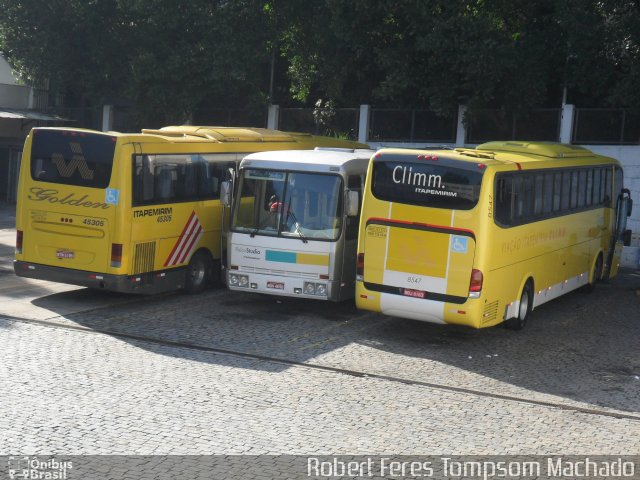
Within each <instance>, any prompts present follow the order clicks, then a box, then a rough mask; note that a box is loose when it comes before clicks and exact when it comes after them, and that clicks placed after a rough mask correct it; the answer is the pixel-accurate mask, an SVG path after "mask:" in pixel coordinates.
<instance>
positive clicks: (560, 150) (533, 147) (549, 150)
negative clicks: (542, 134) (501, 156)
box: [476, 141, 597, 158]
mask: <svg viewBox="0 0 640 480" xmlns="http://www.w3.org/2000/svg"><path fill="white" fill-rule="evenodd" d="M476 150H483V151H489V152H510V153H521V154H527V155H538V156H542V157H548V158H578V157H595V156H597V155H596V154H595V153H593V152H592V151H591V150H588V149H586V148H584V147H581V146H579V145H568V144H566V143H553V142H516V141H511V142H487V143H483V144H481V145H478V146H477V147H476Z"/></svg>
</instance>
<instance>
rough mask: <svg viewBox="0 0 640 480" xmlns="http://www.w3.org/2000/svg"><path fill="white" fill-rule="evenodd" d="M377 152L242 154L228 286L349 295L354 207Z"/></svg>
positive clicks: (352, 273) (351, 291)
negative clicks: (370, 161)
mask: <svg viewBox="0 0 640 480" xmlns="http://www.w3.org/2000/svg"><path fill="white" fill-rule="evenodd" d="M374 153H375V152H374V150H348V149H335V148H328V149H324V148H317V149H315V150H308V151H300V150H290V151H286V152H284V151H281V152H261V153H254V154H252V155H248V156H247V157H245V158H244V160H242V163H241V164H240V173H239V186H238V189H237V192H236V198H235V201H234V202H233V203H234V208H233V214H232V220H231V228H230V233H229V235H228V245H229V248H228V257H229V261H228V265H229V269H228V272H227V286H228V287H229V288H230V289H232V290H244V291H251V292H258V293H266V294H271V295H281V296H289V297H299V298H309V299H318V300H332V301H342V300H347V299H352V298H353V296H354V292H355V263H356V248H357V243H358V226H359V223H360V219H359V217H358V215H359V213H360V208H359V205H360V201H361V199H362V189H363V186H364V181H365V176H366V174H367V167H368V165H369V159H370V158H371V156H372V155H373V154H374Z"/></svg>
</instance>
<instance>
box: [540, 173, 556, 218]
mask: <svg viewBox="0 0 640 480" xmlns="http://www.w3.org/2000/svg"><path fill="white" fill-rule="evenodd" d="M553 183H554V182H553V173H545V174H544V194H543V201H542V202H543V204H542V214H543V215H545V216H546V215H549V214H550V213H551V212H552V211H553Z"/></svg>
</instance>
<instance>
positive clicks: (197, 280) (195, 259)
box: [184, 250, 213, 294]
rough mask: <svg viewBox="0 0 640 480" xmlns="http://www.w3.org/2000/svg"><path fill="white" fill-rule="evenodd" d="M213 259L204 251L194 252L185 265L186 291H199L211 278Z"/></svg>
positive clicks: (191, 292)
mask: <svg viewBox="0 0 640 480" xmlns="http://www.w3.org/2000/svg"><path fill="white" fill-rule="evenodd" d="M212 270H213V261H212V260H211V256H210V255H209V254H208V253H207V252H204V251H202V250H201V251H198V252H196V253H195V254H194V255H193V256H192V257H191V260H189V265H187V280H186V283H185V286H184V289H185V291H186V292H187V293H189V294H193V293H200V292H202V291H203V290H204V289H205V288H206V286H207V285H208V284H209V281H210V280H211V272H212Z"/></svg>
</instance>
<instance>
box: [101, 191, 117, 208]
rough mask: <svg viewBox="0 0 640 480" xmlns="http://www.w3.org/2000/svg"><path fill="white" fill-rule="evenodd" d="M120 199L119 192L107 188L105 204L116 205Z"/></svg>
mask: <svg viewBox="0 0 640 480" xmlns="http://www.w3.org/2000/svg"><path fill="white" fill-rule="evenodd" d="M119 199H120V191H119V190H117V189H115V188H107V193H106V195H105V200H104V201H105V202H106V203H109V204H111V205H118V200H119Z"/></svg>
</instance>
